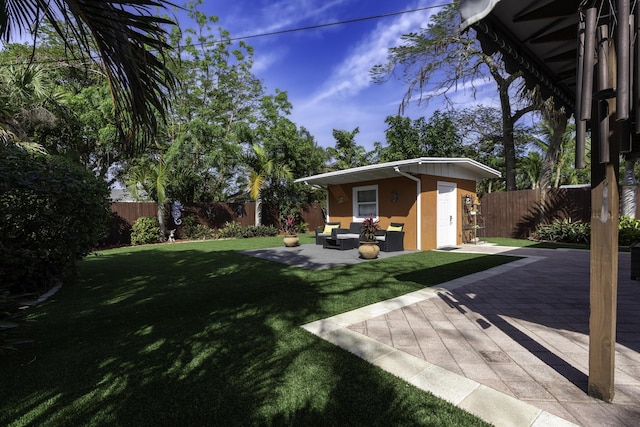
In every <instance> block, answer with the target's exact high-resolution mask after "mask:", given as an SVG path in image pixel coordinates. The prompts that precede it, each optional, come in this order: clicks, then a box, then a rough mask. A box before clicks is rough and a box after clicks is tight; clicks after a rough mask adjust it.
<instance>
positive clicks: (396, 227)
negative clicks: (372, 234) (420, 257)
mask: <svg viewBox="0 0 640 427" xmlns="http://www.w3.org/2000/svg"><path fill="white" fill-rule="evenodd" d="M376 241H377V242H378V246H379V247H380V250H381V251H384V252H396V251H404V223H402V222H392V223H391V224H389V227H388V228H387V229H386V230H378V232H377V233H376Z"/></svg>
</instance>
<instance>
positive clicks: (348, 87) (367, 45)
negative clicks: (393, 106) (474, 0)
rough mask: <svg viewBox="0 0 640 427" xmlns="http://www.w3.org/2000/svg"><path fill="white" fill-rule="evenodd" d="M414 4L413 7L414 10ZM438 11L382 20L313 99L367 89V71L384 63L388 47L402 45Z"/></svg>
mask: <svg viewBox="0 0 640 427" xmlns="http://www.w3.org/2000/svg"><path fill="white" fill-rule="evenodd" d="M417 7H419V5H414V6H413V7H412V8H417ZM437 11H438V9H431V10H427V11H421V12H415V13H407V14H403V15H399V16H398V17H397V18H392V19H391V21H389V18H386V19H383V20H381V21H380V22H379V23H378V25H376V28H375V30H374V31H372V32H371V33H369V34H367V35H366V36H364V37H363V38H362V39H361V41H360V42H359V43H358V44H357V45H356V46H355V47H354V48H353V49H352V50H351V51H350V53H349V55H348V56H347V57H346V58H344V59H343V61H342V62H341V63H340V64H338V65H337V66H336V67H334V69H333V71H332V73H331V75H330V77H329V78H328V79H327V81H325V83H324V84H323V85H322V86H321V87H322V88H321V90H320V91H318V92H317V93H316V94H315V95H314V96H313V99H312V102H319V101H322V100H324V99H328V98H344V97H346V96H353V95H356V94H357V93H359V92H360V91H361V90H363V89H364V88H366V87H368V86H370V85H371V84H372V83H371V78H370V75H369V71H370V70H371V68H372V67H373V66H374V65H376V64H382V63H384V62H386V59H387V54H388V51H389V48H390V47H393V46H398V45H399V44H401V36H402V35H403V34H406V33H409V32H411V31H416V30H417V29H419V28H421V27H422V25H424V23H425V22H428V21H429V19H430V18H431V15H432V14H434V13H437Z"/></svg>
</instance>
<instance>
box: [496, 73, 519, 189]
mask: <svg viewBox="0 0 640 427" xmlns="http://www.w3.org/2000/svg"><path fill="white" fill-rule="evenodd" d="M498 93H499V94H500V106H501V109H502V147H503V153H504V166H505V184H506V187H507V191H514V190H515V189H516V146H515V141H514V139H513V117H512V116H511V101H510V99H509V86H508V85H506V84H500V82H498Z"/></svg>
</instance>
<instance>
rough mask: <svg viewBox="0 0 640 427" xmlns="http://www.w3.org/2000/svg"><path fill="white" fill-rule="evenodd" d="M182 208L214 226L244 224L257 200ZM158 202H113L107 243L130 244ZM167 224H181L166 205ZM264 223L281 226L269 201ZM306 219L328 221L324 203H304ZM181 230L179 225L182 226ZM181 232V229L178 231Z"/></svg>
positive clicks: (250, 221)
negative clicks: (140, 220)
mask: <svg viewBox="0 0 640 427" xmlns="http://www.w3.org/2000/svg"><path fill="white" fill-rule="evenodd" d="M183 207H184V209H183V212H182V215H183V217H184V216H193V217H195V218H196V220H197V221H198V222H199V223H200V224H204V225H206V226H208V227H210V228H213V229H214V230H217V229H220V228H222V227H224V224H225V223H227V222H237V223H238V224H240V225H242V226H249V225H254V224H255V217H256V215H255V212H256V208H255V207H256V205H255V202H247V203H185V204H184V206H183ZM157 212H158V205H157V204H156V203H154V202H113V203H112V204H111V213H112V218H111V232H110V235H109V237H108V238H107V239H106V241H105V242H104V245H106V246H110V245H120V244H128V243H129V242H130V241H131V226H132V225H133V223H134V222H135V220H136V219H138V218H140V217H143V216H147V217H153V218H155V217H156V216H157ZM166 212H167V214H166V218H165V221H166V224H167V227H168V228H169V229H173V228H178V227H176V225H175V224H174V222H173V219H172V218H171V214H170V206H169V205H167V207H166ZM262 212H263V215H262V219H263V221H262V222H263V224H264V225H273V226H275V227H276V228H280V224H279V221H280V219H279V216H280V215H279V212H278V211H277V209H274V208H273V207H270V206H268V205H263V206H262ZM300 216H301V218H302V221H303V222H305V223H307V225H308V226H309V230H313V229H314V228H315V227H318V226H320V225H323V224H324V213H323V211H322V207H321V205H320V204H317V203H313V204H310V205H307V206H304V207H303V208H302V209H301V211H300ZM178 230H179V228H178ZM178 234H180V233H179V231H178Z"/></svg>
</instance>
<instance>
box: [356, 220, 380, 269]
mask: <svg viewBox="0 0 640 427" xmlns="http://www.w3.org/2000/svg"><path fill="white" fill-rule="evenodd" d="M377 231H378V221H377V220H376V219H374V218H373V215H369V218H367V219H365V220H364V221H362V227H361V228H360V247H359V248H358V252H359V253H360V257H361V258H364V259H374V258H377V257H378V254H379V253H380V247H379V246H378V244H377V243H376V232H377Z"/></svg>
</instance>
